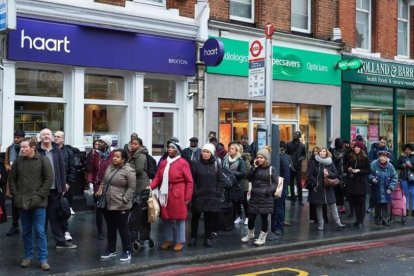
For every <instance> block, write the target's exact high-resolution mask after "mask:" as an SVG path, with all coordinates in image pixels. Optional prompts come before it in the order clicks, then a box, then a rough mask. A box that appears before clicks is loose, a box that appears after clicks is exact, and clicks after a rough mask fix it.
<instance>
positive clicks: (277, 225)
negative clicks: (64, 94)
mask: <svg viewBox="0 0 414 276" xmlns="http://www.w3.org/2000/svg"><path fill="white" fill-rule="evenodd" d="M284 224H285V197H284V195H282V197H281V198H278V199H275V200H274V209H273V214H272V216H271V225H270V228H271V231H273V232H274V231H276V230H280V231H281V232H282V233H283V230H284Z"/></svg>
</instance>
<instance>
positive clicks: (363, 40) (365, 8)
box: [355, 0, 371, 51]
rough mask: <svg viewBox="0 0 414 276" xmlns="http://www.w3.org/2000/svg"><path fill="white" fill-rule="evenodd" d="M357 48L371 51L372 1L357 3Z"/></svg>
mask: <svg viewBox="0 0 414 276" xmlns="http://www.w3.org/2000/svg"><path fill="white" fill-rule="evenodd" d="M355 36H356V47H357V48H359V49H364V50H367V51H371V0H357V1H356V30H355Z"/></svg>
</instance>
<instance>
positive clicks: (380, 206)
mask: <svg viewBox="0 0 414 276" xmlns="http://www.w3.org/2000/svg"><path fill="white" fill-rule="evenodd" d="M371 197H372V195H371ZM374 210H375V221H380V220H384V221H388V219H389V217H390V212H389V211H390V205H389V204H388V203H375V205H374Z"/></svg>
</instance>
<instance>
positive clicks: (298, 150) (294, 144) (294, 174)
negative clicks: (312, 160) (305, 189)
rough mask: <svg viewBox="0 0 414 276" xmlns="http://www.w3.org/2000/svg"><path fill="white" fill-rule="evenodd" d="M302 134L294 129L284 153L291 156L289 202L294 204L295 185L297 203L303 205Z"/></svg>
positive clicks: (303, 146)
mask: <svg viewBox="0 0 414 276" xmlns="http://www.w3.org/2000/svg"><path fill="white" fill-rule="evenodd" d="M301 136H302V134H301V133H300V131H295V133H293V139H292V141H290V142H288V143H287V150H286V153H287V154H289V155H290V157H291V158H292V164H293V170H291V174H290V183H289V186H290V200H291V204H292V205H295V203H296V195H295V185H296V189H297V192H298V196H297V199H298V200H299V205H300V206H303V196H302V177H301V176H302V161H303V160H305V158H306V149H305V145H304V144H303V143H301V142H300V137H301Z"/></svg>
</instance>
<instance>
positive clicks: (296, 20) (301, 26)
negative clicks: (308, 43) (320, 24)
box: [291, 0, 311, 34]
mask: <svg viewBox="0 0 414 276" xmlns="http://www.w3.org/2000/svg"><path fill="white" fill-rule="evenodd" d="M291 5H292V6H291V24H292V25H291V30H292V31H296V32H302V33H308V34H309V33H310V32H311V0H292V4H291Z"/></svg>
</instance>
